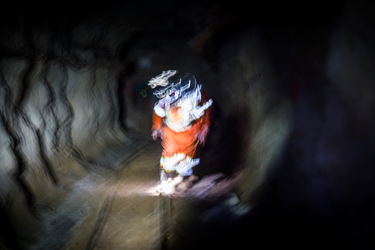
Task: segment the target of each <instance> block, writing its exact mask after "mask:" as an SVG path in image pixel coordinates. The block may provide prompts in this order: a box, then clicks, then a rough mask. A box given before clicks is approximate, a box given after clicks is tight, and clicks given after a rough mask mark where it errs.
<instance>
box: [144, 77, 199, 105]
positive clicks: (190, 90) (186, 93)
mask: <svg viewBox="0 0 375 250" xmlns="http://www.w3.org/2000/svg"><path fill="white" fill-rule="evenodd" d="M164 72H166V71H163V74H164ZM167 72H170V71H167ZM163 74H162V75H159V76H164V75H163ZM155 79H157V77H155V78H153V79H151V80H152V81H153V82H155ZM152 84H153V83H152V82H151V81H150V83H149V85H151V87H152V86H153V85H152ZM162 86H163V87H161V88H158V89H156V90H155V91H154V93H153V94H154V95H155V96H156V97H158V98H160V99H161V100H160V101H159V102H161V103H162V104H168V105H172V104H175V103H176V104H177V105H179V104H178V103H180V104H181V103H182V102H186V101H188V100H190V101H194V102H200V100H201V93H200V89H201V85H198V84H197V80H196V79H195V76H194V75H192V74H190V73H186V74H185V75H184V76H183V77H181V78H179V79H177V80H174V81H172V82H171V83H169V82H168V83H167V84H165V79H164V80H163V85H162ZM154 87H155V86H154Z"/></svg>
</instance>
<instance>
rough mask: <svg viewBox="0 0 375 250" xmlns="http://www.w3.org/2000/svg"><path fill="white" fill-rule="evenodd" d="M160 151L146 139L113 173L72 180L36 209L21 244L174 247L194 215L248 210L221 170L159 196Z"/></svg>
mask: <svg viewBox="0 0 375 250" xmlns="http://www.w3.org/2000/svg"><path fill="white" fill-rule="evenodd" d="M160 154H161V146H160V143H158V142H151V143H150V144H147V145H145V146H143V147H141V149H140V150H138V151H136V152H135V153H134V154H133V155H132V156H131V157H130V158H127V160H126V161H123V162H121V166H119V167H118V168H117V170H116V171H115V172H112V173H110V172H105V171H103V172H102V173H100V171H97V172H95V174H94V173H90V174H88V175H87V176H85V177H84V178H82V179H81V180H79V181H77V182H75V183H74V184H73V185H72V186H71V187H70V190H71V192H69V194H68V195H66V196H61V197H64V198H61V197H60V198H59V199H56V201H55V202H54V203H53V204H52V203H51V204H48V205H47V206H45V207H41V208H40V209H39V214H40V218H39V220H40V221H41V223H40V225H39V227H38V228H35V229H34V230H33V232H29V234H31V235H32V237H28V238H29V239H32V240H29V241H27V242H24V244H23V245H24V246H25V248H26V249H179V248H181V244H185V241H186V237H185V236H186V235H187V234H190V235H191V234H192V231H191V230H193V228H194V227H195V226H197V224H196V223H197V222H196V219H198V220H199V221H201V222H203V223H204V222H207V221H210V220H213V219H215V216H217V215H219V214H222V213H223V211H229V210H230V209H231V210H230V213H231V214H236V213H239V214H241V213H245V212H246V211H248V210H249V208H246V207H241V205H238V203H239V202H240V201H239V199H238V198H237V196H236V195H235V194H234V193H230V191H231V190H232V189H233V183H234V180H233V179H231V178H229V177H227V176H225V175H224V174H222V173H216V174H212V175H208V176H204V177H202V178H198V177H197V176H192V177H190V178H186V179H185V180H184V181H183V182H182V183H181V184H180V185H179V186H177V188H176V191H175V192H174V193H172V194H169V195H161V194H160V193H159V192H157V190H156V187H157V185H158V184H159V159H160V158H159V157H160ZM219 203H220V205H218V204H219ZM207 204H210V205H207ZM225 207H227V208H230V209H229V210H228V209H227V208H225ZM202 209H203V210H202ZM223 209H224V210H223ZM189 218H195V222H194V223H192V221H191V220H190V221H189Z"/></svg>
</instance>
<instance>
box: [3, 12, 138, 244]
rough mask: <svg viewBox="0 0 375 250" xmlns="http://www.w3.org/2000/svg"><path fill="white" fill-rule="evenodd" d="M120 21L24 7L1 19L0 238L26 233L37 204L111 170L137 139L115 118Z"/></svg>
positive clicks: (32, 225)
mask: <svg viewBox="0 0 375 250" xmlns="http://www.w3.org/2000/svg"><path fill="white" fill-rule="evenodd" d="M12 18H13V19H12ZM12 21H13V22H12ZM49 25H51V26H49ZM54 25H55V26H54ZM56 26H57V27H58V29H57V30H56V29H55V27H56ZM123 28H124V27H123V26H121V24H120V23H118V22H116V20H112V21H105V20H103V19H101V18H99V17H97V18H93V19H87V20H86V22H75V23H69V21H64V20H62V21H61V20H56V19H54V18H51V17H49V18H46V20H43V17H41V18H39V19H38V18H35V19H34V17H33V16H29V15H27V14H25V15H21V16H15V17H10V20H6V21H4V22H2V24H1V27H0V33H1V39H0V106H1V108H0V109H1V111H0V160H1V166H0V180H1V181H0V207H1V218H3V217H4V218H6V220H5V219H4V223H3V225H2V226H1V228H0V230H1V232H2V233H3V232H4V235H5V236H4V237H5V238H1V239H0V241H1V242H3V241H5V242H7V241H8V244H9V241H10V240H12V239H13V240H14V237H17V239H22V240H26V241H28V240H30V239H29V237H30V236H32V235H33V234H32V233H31V232H32V231H33V230H35V229H36V228H38V226H39V225H40V220H38V219H36V218H37V217H38V216H37V214H38V210H39V209H40V208H41V207H43V206H48V204H52V203H53V201H56V200H58V199H62V197H63V196H64V194H66V193H69V192H71V190H70V187H71V185H72V184H74V183H75V182H76V181H78V180H80V179H81V178H83V177H84V176H86V175H87V174H88V173H90V172H91V171H93V170H94V168H95V170H100V169H107V170H111V169H112V170H113V169H114V168H115V167H116V166H117V165H118V162H119V160H120V161H121V160H124V159H126V157H128V156H129V155H130V154H131V153H134V151H135V150H137V149H138V148H139V146H140V145H141V144H142V143H141V142H140V141H139V140H138V141H137V139H134V138H130V137H131V136H130V137H129V136H128V135H127V132H125V130H123V128H122V127H121V125H120V123H119V117H118V115H119V103H118V93H117V91H118V84H119V82H118V81H119V77H120V75H121V74H122V73H123V71H124V65H123V64H122V63H121V62H120V60H119V59H118V53H119V49H120V47H121V46H122V44H123V42H124V41H125V40H126V39H127V36H126V35H124V34H123V33H122V32H120V29H123ZM138 142H139V143H138ZM116 150H117V151H116ZM108 151H111V153H110V154H107V152H108ZM113 152H115V153H113ZM39 219H40V218H39ZM11 229H12V230H13V229H14V230H15V231H14V232H13V233H12V230H11ZM6 235H8V236H6ZM23 237H24V238H23ZM11 244H13V243H11ZM15 247H16V245H15ZM12 249H13V248H12ZM14 249H16V248H14Z"/></svg>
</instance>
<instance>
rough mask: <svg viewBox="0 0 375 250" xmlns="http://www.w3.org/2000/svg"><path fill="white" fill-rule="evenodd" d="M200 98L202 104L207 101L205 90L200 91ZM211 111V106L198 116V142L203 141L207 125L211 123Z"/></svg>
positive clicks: (207, 129)
mask: <svg viewBox="0 0 375 250" xmlns="http://www.w3.org/2000/svg"><path fill="white" fill-rule="evenodd" d="M201 94H202V100H201V103H200V105H203V104H204V103H205V102H207V101H208V100H209V99H208V96H207V94H206V92H205V91H202V93H201ZM211 112H212V106H211V107H209V108H208V109H206V110H205V112H204V115H203V116H202V117H201V118H200V121H199V124H200V125H199V132H198V135H197V137H198V140H199V143H200V144H203V145H204V143H205V141H206V137H207V134H208V132H209V127H210V125H211Z"/></svg>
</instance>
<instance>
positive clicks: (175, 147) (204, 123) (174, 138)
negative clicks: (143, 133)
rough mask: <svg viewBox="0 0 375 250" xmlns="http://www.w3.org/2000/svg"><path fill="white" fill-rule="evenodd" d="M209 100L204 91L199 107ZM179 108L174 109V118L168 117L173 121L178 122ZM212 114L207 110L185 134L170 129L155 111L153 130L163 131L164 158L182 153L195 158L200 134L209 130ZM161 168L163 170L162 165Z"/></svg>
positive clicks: (209, 109)
mask: <svg viewBox="0 0 375 250" xmlns="http://www.w3.org/2000/svg"><path fill="white" fill-rule="evenodd" d="M207 100H208V98H207V96H206V94H205V93H204V92H203V91H202V99H201V102H200V103H199V104H198V105H202V104H203V103H205V102H206V101H207ZM178 109H179V108H174V109H173V110H172V112H171V113H172V117H170V116H169V117H168V118H169V119H172V120H178V119H179V117H178V112H176V111H177V110H178ZM210 112H211V107H210V108H208V109H207V110H205V113H204V115H203V116H202V117H200V118H199V119H198V120H195V121H193V122H192V123H191V125H192V126H191V127H190V128H189V129H187V130H185V131H183V132H176V131H174V130H172V129H170V128H169V127H168V125H167V124H165V123H164V118H162V117H160V116H158V115H157V114H156V113H155V111H153V114H152V115H153V117H152V121H153V125H152V128H151V130H157V129H161V130H162V132H163V134H164V137H163V138H162V142H161V145H162V147H163V153H162V155H161V157H162V158H169V157H172V156H174V155H175V154H178V153H182V154H185V155H186V156H189V157H190V158H193V157H194V153H195V151H196V149H197V146H198V143H199V140H198V137H199V134H201V133H202V132H204V130H205V129H208V127H209V126H210ZM160 167H161V168H162V169H163V165H162V163H161V164H160Z"/></svg>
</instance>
